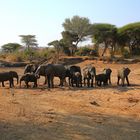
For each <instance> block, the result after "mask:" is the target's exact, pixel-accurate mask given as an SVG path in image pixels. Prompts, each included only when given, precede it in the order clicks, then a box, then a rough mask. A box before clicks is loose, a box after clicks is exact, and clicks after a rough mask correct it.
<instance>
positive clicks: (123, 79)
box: [122, 78, 125, 86]
mask: <svg viewBox="0 0 140 140" xmlns="http://www.w3.org/2000/svg"><path fill="white" fill-rule="evenodd" d="M124 81H125V78H122V86H124Z"/></svg>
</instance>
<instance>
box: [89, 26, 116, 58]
mask: <svg viewBox="0 0 140 140" xmlns="http://www.w3.org/2000/svg"><path fill="white" fill-rule="evenodd" d="M92 30H93V42H95V43H97V44H100V43H104V44H105V49H104V51H103V53H102V56H103V55H104V53H105V51H106V49H107V48H108V46H111V47H112V52H113V51H114V49H115V43H116V41H117V28H116V26H115V25H112V24H107V23H96V24H93V25H92Z"/></svg>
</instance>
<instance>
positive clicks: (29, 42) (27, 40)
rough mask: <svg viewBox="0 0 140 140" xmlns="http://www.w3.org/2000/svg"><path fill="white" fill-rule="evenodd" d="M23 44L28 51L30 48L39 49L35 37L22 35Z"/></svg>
mask: <svg viewBox="0 0 140 140" xmlns="http://www.w3.org/2000/svg"><path fill="white" fill-rule="evenodd" d="M20 37H21V42H22V43H23V44H24V45H25V47H26V48H27V50H28V51H29V50H30V47H34V46H35V47H37V46H38V44H37V40H36V36H35V35H20Z"/></svg>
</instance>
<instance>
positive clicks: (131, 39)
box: [118, 22, 140, 54]
mask: <svg viewBox="0 0 140 140" xmlns="http://www.w3.org/2000/svg"><path fill="white" fill-rule="evenodd" d="M118 33H119V36H120V39H123V40H122V42H124V44H123V45H127V46H128V47H129V49H130V51H131V54H138V53H139V51H140V22H136V23H131V24H128V25H125V26H123V27H121V28H119V29H118Z"/></svg>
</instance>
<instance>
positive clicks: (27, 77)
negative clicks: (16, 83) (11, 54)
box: [20, 73, 38, 88]
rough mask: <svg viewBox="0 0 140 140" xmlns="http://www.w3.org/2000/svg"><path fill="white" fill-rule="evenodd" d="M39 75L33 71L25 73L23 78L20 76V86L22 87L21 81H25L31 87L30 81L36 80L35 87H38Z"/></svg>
mask: <svg viewBox="0 0 140 140" xmlns="http://www.w3.org/2000/svg"><path fill="white" fill-rule="evenodd" d="M37 79H38V78H37V77H36V75H35V74H32V73H25V74H24V75H23V76H22V77H21V78H20V87H21V82H22V81H25V84H26V87H27V88H28V87H29V84H28V83H29V82H34V86H33V87H37Z"/></svg>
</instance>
